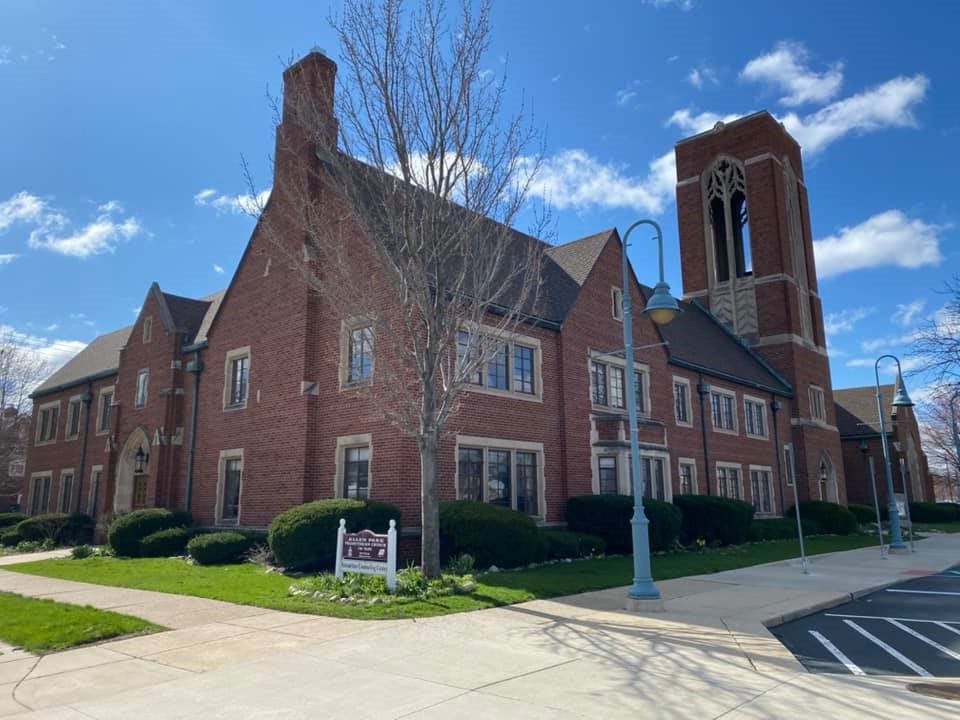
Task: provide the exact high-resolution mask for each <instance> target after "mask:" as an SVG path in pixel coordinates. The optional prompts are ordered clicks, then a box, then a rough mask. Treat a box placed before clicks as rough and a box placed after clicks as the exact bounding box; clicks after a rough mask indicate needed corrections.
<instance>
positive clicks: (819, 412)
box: [810, 385, 827, 422]
mask: <svg viewBox="0 0 960 720" xmlns="http://www.w3.org/2000/svg"><path fill="white" fill-rule="evenodd" d="M810 417H812V418H813V419H814V420H819V421H820V422H826V419H827V416H826V412H825V411H824V395H823V389H822V388H818V387H817V386H816V385H811V386H810Z"/></svg>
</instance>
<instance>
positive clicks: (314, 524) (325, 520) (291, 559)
mask: <svg viewBox="0 0 960 720" xmlns="http://www.w3.org/2000/svg"><path fill="white" fill-rule="evenodd" d="M340 518H344V519H345V520H346V521H347V532H357V531H358V530H364V529H367V530H373V531H374V532H377V533H384V532H386V531H387V530H388V529H389V527H390V521H391V520H396V521H397V531H398V532H399V530H400V509H399V508H397V507H396V506H395V505H391V504H390V503H385V502H377V501H375V500H366V501H364V500H344V499H337V500H316V501H314V502H309V503H306V504H305V505H297V506H296V507H292V508H290V509H289V510H286V511H284V512H282V513H280V514H279V515H277V516H276V517H275V518H274V519H273V521H272V522H271V523H270V529H269V531H268V533H267V542H268V543H269V545H270V550H271V551H272V552H273V556H274V558H275V559H276V562H277V564H278V565H281V566H283V567H286V568H291V569H297V570H306V569H330V568H332V567H333V565H334V561H335V560H336V558H335V555H336V552H337V528H338V527H339V526H340Z"/></svg>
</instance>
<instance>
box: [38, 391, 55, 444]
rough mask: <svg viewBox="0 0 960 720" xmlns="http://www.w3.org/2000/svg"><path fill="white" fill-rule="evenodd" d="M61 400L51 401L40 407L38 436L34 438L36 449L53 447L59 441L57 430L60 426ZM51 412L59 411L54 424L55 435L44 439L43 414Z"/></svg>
mask: <svg viewBox="0 0 960 720" xmlns="http://www.w3.org/2000/svg"><path fill="white" fill-rule="evenodd" d="M60 402H61V401H60V400H51V401H50V402H46V403H43V404H41V405H40V407H38V408H37V428H36V436H35V437H34V441H33V444H34V447H39V446H41V445H53V444H54V443H55V442H56V441H57V429H58V426H59V425H60ZM51 410H56V411H57V417H56V422H54V424H53V435H51V436H50V437H48V438H43V436H42V432H43V413H44V411H46V412H49V411H51Z"/></svg>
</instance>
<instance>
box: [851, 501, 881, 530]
mask: <svg viewBox="0 0 960 720" xmlns="http://www.w3.org/2000/svg"><path fill="white" fill-rule="evenodd" d="M847 510H849V511H850V512H852V513H853V516H854V517H855V518H856V519H857V522H858V523H859V524H860V525H869V524H870V523H873V524H874V525H875V524H876V522H877V511H876V510H874V509H873V508H872V507H870V506H869V505H860V504H858V503H850V504H848V505H847Z"/></svg>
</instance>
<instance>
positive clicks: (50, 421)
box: [36, 401, 60, 445]
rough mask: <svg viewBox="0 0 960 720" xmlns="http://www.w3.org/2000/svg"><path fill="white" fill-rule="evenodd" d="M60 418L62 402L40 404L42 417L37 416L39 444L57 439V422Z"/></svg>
mask: <svg viewBox="0 0 960 720" xmlns="http://www.w3.org/2000/svg"><path fill="white" fill-rule="evenodd" d="M59 419H60V403H59V401H58V402H55V403H49V404H47V405H41V406H40V417H38V418H37V441H36V442H37V444H38V445H39V444H40V443H48V442H53V441H54V440H56V439H57V422H58V420H59Z"/></svg>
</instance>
